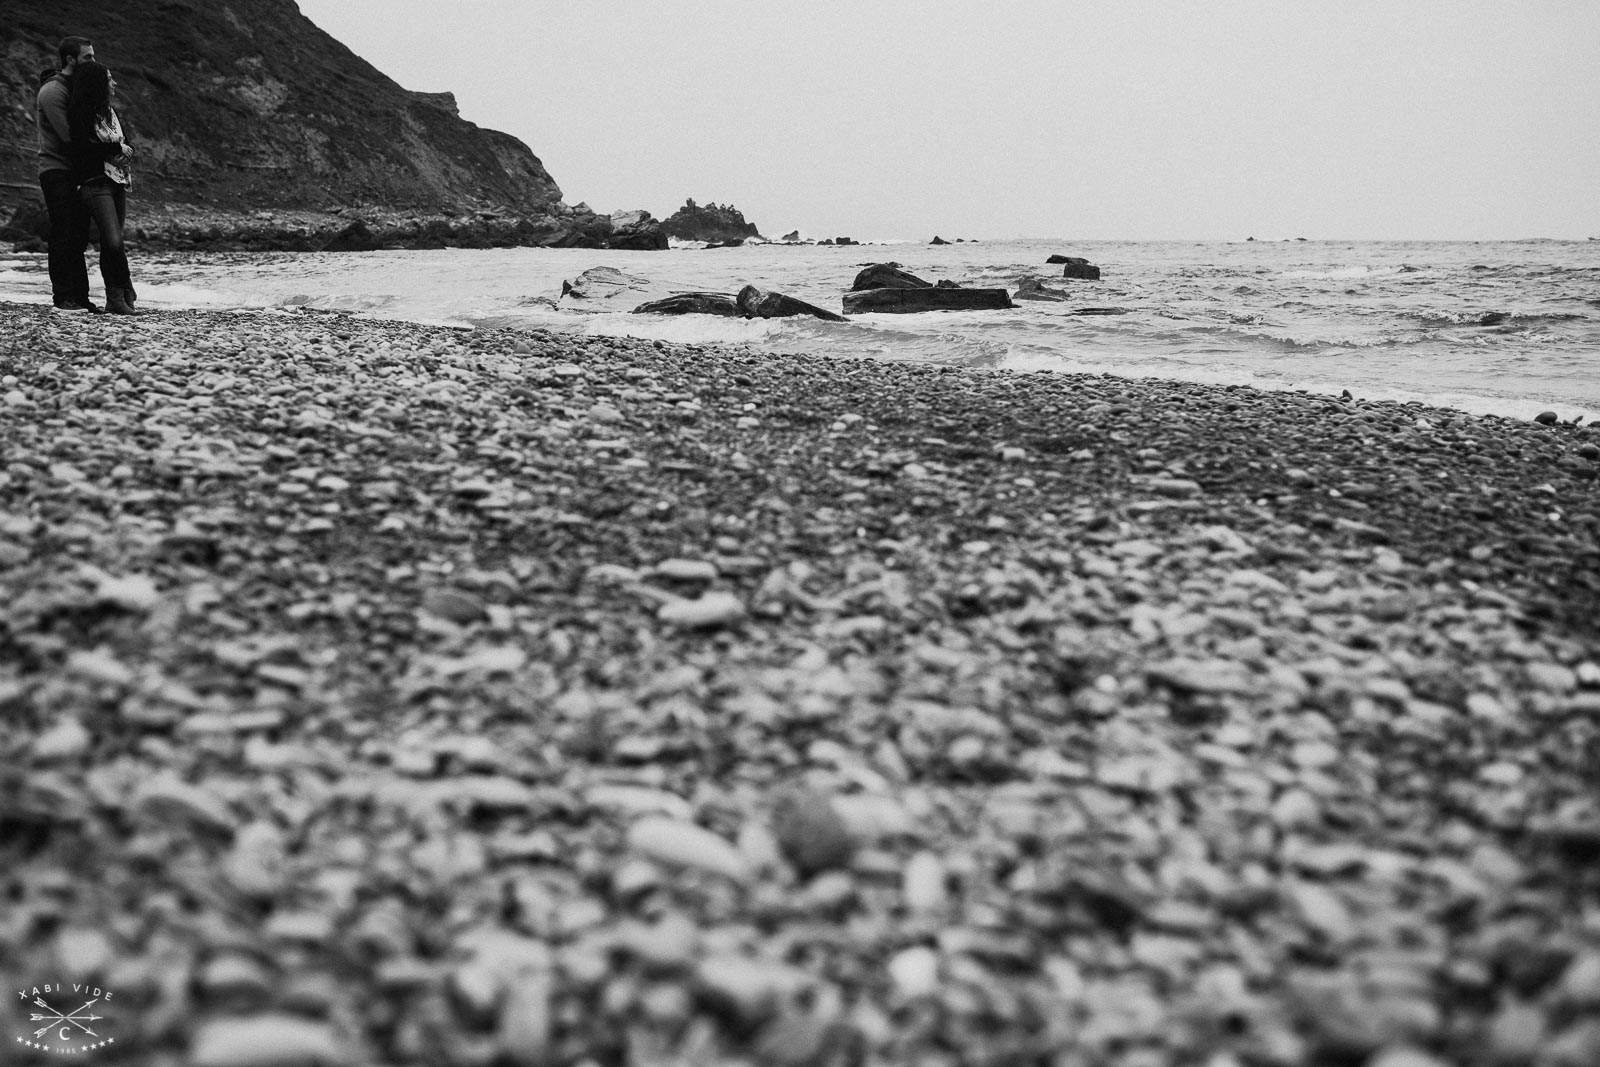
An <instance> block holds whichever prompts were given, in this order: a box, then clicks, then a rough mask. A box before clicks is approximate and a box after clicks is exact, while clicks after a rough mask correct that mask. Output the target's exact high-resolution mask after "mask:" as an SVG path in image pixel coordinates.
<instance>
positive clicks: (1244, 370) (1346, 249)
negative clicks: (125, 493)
mask: <svg viewBox="0 0 1600 1067" xmlns="http://www.w3.org/2000/svg"><path fill="white" fill-rule="evenodd" d="M1057 252H1059V253H1062V254H1066V255H1076V256H1084V257H1085V258H1087V259H1089V260H1090V261H1091V262H1093V263H1096V264H1098V265H1099V266H1100V268H1101V271H1102V278H1103V280H1102V281H1099V282H1081V281H1076V280H1070V279H1064V278H1062V277H1061V274H1060V268H1059V267H1055V266H1050V265H1047V264H1046V263H1045V260H1046V259H1047V258H1048V256H1049V255H1050V254H1052V253H1057ZM133 253H134V255H133V258H134V278H135V282H136V283H137V284H138V286H139V290H140V293H141V296H142V298H143V301H144V303H145V304H146V306H150V307H157V308H159V307H204V308H219V307H223V308H226V307H279V306H285V305H289V306H293V305H301V306H306V307H311V308H316V309H319V310H325V311H344V312H350V313H353V314H360V315H365V316H375V317H382V318H395V319H409V320H414V321H419V322H423V321H425V322H435V323H445V324H451V325H467V324H475V325H478V326H480V327H485V328H488V327H511V328H515V329H534V328H544V329H557V330H576V331H582V332H584V333H587V334H602V335H605V334H609V335H627V336H634V337H645V338H650V339H657V340H663V341H675V342H685V343H691V344H711V343H734V344H741V345H749V346H751V347H753V348H755V349H756V350H758V351H759V350H765V351H771V352H800V351H805V352H815V353H818V354H824V355H833V356H857V357H861V356H865V357H870V358H879V359H897V360H928V361H936V362H946V363H956V364H967V365H972V366H996V365H1001V366H1015V367H1018V368H1023V369H1056V370H1061V371H1073V370H1083V371H1088V372H1091V373H1100V372H1102V371H1103V372H1109V373H1117V374H1125V375H1131V376H1158V377H1168V378H1179V379H1183V380H1192V381H1208V382H1214V383H1222V384H1248V385H1254V386H1258V387H1262V388H1274V387H1290V386H1293V387H1297V388H1305V389H1312V390H1315V391H1318V392H1331V393H1334V394H1338V393H1339V392H1341V391H1342V390H1344V389H1346V388H1348V389H1349V390H1351V391H1352V392H1353V393H1355V394H1356V395H1358V396H1366V397H1369V398H1379V397H1387V398H1391V399H1418V400H1423V401H1426V402H1430V403H1435V404H1447V405H1450V406H1455V407H1459V408H1464V409H1466V410H1471V411H1478V412H1499V413H1502V414H1514V415H1518V416H1522V415H1526V414H1529V413H1530V412H1536V411H1538V410H1545V409H1554V410H1556V411H1558V412H1559V413H1560V414H1561V415H1562V416H1563V417H1571V416H1574V415H1578V414H1584V415H1585V416H1586V417H1587V418H1590V419H1593V418H1595V417H1597V416H1596V414H1595V413H1596V412H1600V308H1597V306H1596V305H1595V303H1594V302H1593V300H1594V297H1593V278H1594V273H1593V271H1592V269H1590V268H1591V267H1592V263H1593V245H1592V244H1586V243H1583V242H1566V243H1563V242H1544V243H1539V244H1536V245H1530V244H1527V243H1471V244H1465V243H1463V244H1449V243H1393V244H1384V243H1351V242H1328V243H1319V242H1305V243H1301V242H1294V243H1289V244H1282V243H1273V244H1267V243H1260V242H1258V243H1253V244H1243V243H1233V244H1228V243H1220V242H1219V243H1209V244H1208V243H1195V242H1170V243H1159V242H1154V243H1124V242H1070V241H1061V240H1048V241H1045V240H1034V241H978V242H966V243H961V244H954V243H952V244H948V245H942V246H937V247H930V246H927V245H922V244H920V243H916V242H899V243H896V244H894V245H892V246H891V245H870V244H863V245H850V246H843V247H841V246H828V245H798V246H796V245H783V244H767V245H757V246H746V247H741V248H721V249H697V248H679V249H672V250H668V251H663V252H615V251H608V250H591V249H527V248H517V249H486V250H477V251H474V250H463V249H445V250H438V251H419V252H373V253H363V254H359V255H337V254H331V253H329V254H320V253H307V254H303V255H285V254H281V253H275V254H263V255H261V256H254V257H253V256H248V255H230V256H226V257H206V256H195V257H182V256H177V257H173V256H167V257H161V258H160V259H153V260H152V261H151V262H149V263H148V265H146V264H144V263H142V262H141V259H140V256H139V254H138V250H137V248H135V249H134V250H133ZM43 258H44V257H42V256H37V255H34V256H12V257H0V299H11V300H29V301H32V302H36V303H37V302H44V301H45V300H46V299H47V290H48V282H47V280H46V278H45V274H44V271H43V266H44V263H43ZM891 260H892V261H895V262H898V263H900V264H901V266H903V267H904V268H905V269H907V270H909V271H911V272H913V273H915V274H918V275H920V276H922V277H924V278H926V279H928V280H929V281H938V280H943V279H949V280H955V281H960V282H963V283H966V284H982V285H1004V286H1006V287H1008V288H1011V287H1014V286H1015V285H1016V284H1017V282H1018V281H1019V280H1020V279H1022V278H1025V277H1035V278H1038V279H1039V280H1041V281H1044V282H1046V283H1048V284H1049V285H1050V286H1051V287H1052V288H1056V289H1060V290H1064V291H1066V292H1067V293H1068V299H1067V300H1066V301H1065V302H1061V303H1048V302H1024V301H1019V302H1018V307H1017V308H1016V309H1015V310H1011V311H999V312H961V313H939V312H934V313H923V314H914V315H887V314H874V315H862V316H857V317H855V318H854V319H853V320H852V321H851V322H849V323H828V322H822V321H819V320H815V319H792V320H781V321H780V320H771V321H767V320H763V321H747V320H741V319H725V318H716V317H711V316H699V315H695V316H652V315H633V314H630V312H631V311H632V309H633V308H634V307H635V306H637V305H638V304H640V303H643V302H644V301H645V300H646V299H655V298H657V297H660V296H665V295H668V294H670V293H672V292H697V291H698V292H721V293H727V294H730V295H731V294H733V293H736V292H737V291H738V290H739V289H740V287H742V286H744V285H745V284H755V285H759V286H762V287H763V288H768V289H773V290H776V291H779V292H783V293H787V294H789V295H791V296H794V297H798V298H799V299H801V300H805V301H808V302H810V303H813V304H816V305H818V306H820V307H823V308H827V309H830V310H835V311H837V310H839V309H840V307H841V304H840V301H841V297H842V295H843V293H844V291H845V290H846V289H847V288H848V287H849V285H850V283H851V281H852V279H853V278H854V277H855V275H856V273H857V272H858V271H859V270H860V269H861V268H862V267H863V266H865V265H867V264H869V263H874V262H886V261H891ZM595 266H609V267H614V268H616V269H618V270H620V271H623V272H625V273H627V274H629V275H634V276H636V277H640V278H643V279H645V282H644V283H642V287H641V288H640V289H639V290H638V291H634V290H625V291H622V292H620V293H619V294H617V295H616V296H615V297H612V298H610V299H604V298H602V299H593V300H589V301H582V302H580V301H575V300H572V299H570V298H569V299H566V300H560V299H559V298H560V296H561V291H562V282H563V281H564V280H574V279H576V278H577V277H578V276H579V275H580V274H582V273H583V272H584V271H585V270H587V269H588V268H590V267H595ZM91 277H93V271H92V268H91ZM557 301H559V306H556V307H552V306H550V302H557ZM1096 308H1099V309H1109V310H1110V311H1112V312H1114V313H1112V314H1103V315H1101V314H1089V313H1086V312H1088V311H1090V310H1092V309H1096ZM1500 313H1505V314H1506V315H1508V316H1509V317H1508V318H1506V319H1503V320H1502V319H1500V318H1499V314H1500ZM1486 317H1487V318H1489V319H1490V320H1492V321H1491V324H1490V325H1487V326H1485V325H1481V323H1482V322H1483V321H1485V318H1486Z"/></svg>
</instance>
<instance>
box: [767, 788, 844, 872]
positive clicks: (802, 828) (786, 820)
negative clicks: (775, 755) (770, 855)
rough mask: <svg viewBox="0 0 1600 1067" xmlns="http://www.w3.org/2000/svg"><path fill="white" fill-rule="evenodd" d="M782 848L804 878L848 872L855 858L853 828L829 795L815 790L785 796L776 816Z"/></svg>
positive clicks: (776, 808) (781, 797)
mask: <svg viewBox="0 0 1600 1067" xmlns="http://www.w3.org/2000/svg"><path fill="white" fill-rule="evenodd" d="M772 820H773V833H774V835H775V836H776V837H777V839H778V848H779V850H780V851H781V852H782V853H783V856H784V858H785V859H787V860H788V861H789V862H790V863H791V864H793V865H794V868H795V869H796V870H797V871H799V872H800V873H801V874H802V875H804V876H807V877H809V876H811V875H814V874H817V873H820V872H822V871H826V870H833V869H837V868H844V867H848V866H849V865H850V859H851V857H852V856H853V855H855V850H856V841H855V837H854V835H852V834H851V832H850V826H849V824H848V823H846V822H845V820H844V818H843V817H842V816H840V814H839V812H838V810H837V809H836V808H834V806H833V803H832V801H831V800H830V799H829V798H828V797H827V796H825V795H823V794H821V793H818V792H815V791H813V790H801V791H796V792H790V793H785V794H783V795H782V796H780V797H779V798H778V801H777V803H776V805H775V806H774V809H773V813H772Z"/></svg>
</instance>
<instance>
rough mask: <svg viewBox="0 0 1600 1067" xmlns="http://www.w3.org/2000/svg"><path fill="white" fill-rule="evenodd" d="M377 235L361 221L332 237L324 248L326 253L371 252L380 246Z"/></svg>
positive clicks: (353, 223)
mask: <svg viewBox="0 0 1600 1067" xmlns="http://www.w3.org/2000/svg"><path fill="white" fill-rule="evenodd" d="M380 244H381V242H379V240H378V236H377V234H375V233H373V232H372V228H371V227H370V226H368V225H367V224H366V223H365V222H362V221H361V220H360V219H357V220H356V221H354V222H352V223H351V224H350V225H348V226H346V227H345V228H344V229H342V230H340V231H339V232H338V233H336V234H334V235H333V236H332V237H330V238H329V239H328V241H327V243H326V244H324V245H323V246H322V251H324V252H371V251H373V250H374V249H376V248H378V247H379V246H380Z"/></svg>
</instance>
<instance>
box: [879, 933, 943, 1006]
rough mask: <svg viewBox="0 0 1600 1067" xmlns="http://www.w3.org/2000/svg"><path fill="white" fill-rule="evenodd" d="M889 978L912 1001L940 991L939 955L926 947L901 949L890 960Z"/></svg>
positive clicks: (901, 993)
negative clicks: (914, 998) (913, 998)
mask: <svg viewBox="0 0 1600 1067" xmlns="http://www.w3.org/2000/svg"><path fill="white" fill-rule="evenodd" d="M888 971H889V978H890V979H891V980H892V981H893V982H894V985H895V989H897V990H898V991H899V993H900V995H901V996H903V997H905V998H907V999H910V998H912V997H923V996H928V995H930V994H933V993H936V992H938V991H939V954H938V953H937V952H935V951H934V950H933V949H931V948H929V947H928V946H926V945H913V946H912V947H911V948H906V949H901V950H900V951H899V952H897V953H895V955H894V956H893V957H892V958H891V959H890V960H889V964H888Z"/></svg>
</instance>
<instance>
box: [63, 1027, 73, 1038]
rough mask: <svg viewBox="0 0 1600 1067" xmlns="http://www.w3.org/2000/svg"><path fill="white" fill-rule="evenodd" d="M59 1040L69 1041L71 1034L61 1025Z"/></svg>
mask: <svg viewBox="0 0 1600 1067" xmlns="http://www.w3.org/2000/svg"><path fill="white" fill-rule="evenodd" d="M60 1040H62V1041H71V1040H72V1035H71V1034H70V1033H68V1032H67V1028H66V1027H65V1026H63V1027H62V1028H61V1037H60Z"/></svg>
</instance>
